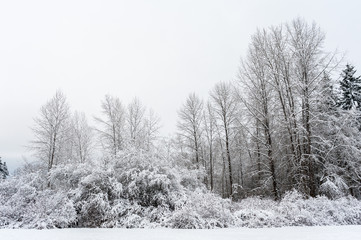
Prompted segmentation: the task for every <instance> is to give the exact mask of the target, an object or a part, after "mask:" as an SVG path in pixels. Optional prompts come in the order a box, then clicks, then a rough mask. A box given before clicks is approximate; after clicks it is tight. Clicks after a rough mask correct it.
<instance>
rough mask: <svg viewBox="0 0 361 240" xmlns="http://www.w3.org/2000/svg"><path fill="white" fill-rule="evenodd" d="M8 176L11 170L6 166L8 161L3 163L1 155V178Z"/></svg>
mask: <svg viewBox="0 0 361 240" xmlns="http://www.w3.org/2000/svg"><path fill="white" fill-rule="evenodd" d="M7 176H9V171H8V168H7V166H6V162H4V163H2V161H1V157H0V179H5V178H6V177H7Z"/></svg>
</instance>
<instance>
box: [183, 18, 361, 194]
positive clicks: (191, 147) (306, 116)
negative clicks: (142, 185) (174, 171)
mask: <svg viewBox="0 0 361 240" xmlns="http://www.w3.org/2000/svg"><path fill="white" fill-rule="evenodd" d="M251 39H252V40H251V43H250V45H249V48H248V52H247V55H246V57H244V58H243V59H242V60H241V64H240V69H239V75H238V77H237V79H236V80H235V81H232V82H221V83H218V84H216V86H214V88H213V89H212V90H211V92H210V94H209V98H208V99H207V101H203V100H202V99H200V98H199V97H198V96H197V95H196V94H195V93H191V94H190V95H189V96H188V98H187V99H186V101H185V102H184V104H183V106H182V107H181V109H180V110H179V123H178V138H177V142H178V144H179V146H180V149H181V152H182V155H183V158H185V159H186V158H192V159H193V163H194V166H195V167H196V168H200V167H201V168H203V169H204V172H205V175H206V177H205V179H204V182H205V184H207V186H208V188H209V189H210V190H212V191H215V192H218V193H220V194H221V195H222V196H223V197H230V198H234V199H238V198H244V197H246V196H252V195H261V196H268V197H272V198H274V199H279V198H280V197H281V196H282V195H283V194H284V193H285V192H286V191H289V190H291V189H297V190H298V191H300V192H302V193H303V194H305V195H306V196H311V197H315V196H317V195H319V194H324V195H327V196H329V197H336V196H342V195H348V194H351V195H352V196H355V197H358V198H360V196H361V195H360V187H361V178H360V174H359V172H360V167H361V161H360V159H361V158H360V157H361V155H360V153H361V152H360V149H361V146H360V131H359V130H360V120H361V119H360V109H361V105H360V104H361V98H360V97H361V95H360V94H361V91H360V90H361V89H360V87H361V82H360V77H356V76H355V69H354V67H353V66H351V65H349V64H347V66H346V69H345V70H343V71H342V74H341V75H342V80H341V81H339V82H337V81H336V79H332V77H331V76H333V77H334V78H335V76H336V77H337V75H339V73H338V72H337V69H339V65H340V60H339V57H338V54H337V53H330V52H326V51H325V50H324V47H323V45H324V40H325V34H324V33H323V32H322V31H321V29H320V28H319V27H318V26H317V25H316V24H315V23H313V24H308V23H307V22H305V21H304V20H302V19H295V20H294V21H292V22H291V23H288V24H281V25H279V26H275V27H270V28H267V29H262V30H257V32H256V33H255V34H254V35H253V36H252V38H251Z"/></svg>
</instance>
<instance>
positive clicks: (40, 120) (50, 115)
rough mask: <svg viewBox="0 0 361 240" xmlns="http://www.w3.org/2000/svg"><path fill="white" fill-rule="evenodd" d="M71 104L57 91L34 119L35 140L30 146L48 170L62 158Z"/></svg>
mask: <svg viewBox="0 0 361 240" xmlns="http://www.w3.org/2000/svg"><path fill="white" fill-rule="evenodd" d="M69 116H70V113H69V105H68V103H67V101H66V97H65V95H64V94H63V93H62V92H61V91H57V92H56V94H55V95H54V97H53V98H51V99H50V100H49V101H48V102H47V103H46V104H45V105H43V106H42V107H41V109H40V116H38V117H37V118H35V119H34V121H35V124H34V126H33V127H32V130H33V133H34V138H35V139H34V140H32V141H31V142H30V146H29V147H30V148H31V149H32V150H34V151H35V154H36V156H37V157H38V158H39V159H40V160H42V161H43V162H45V163H46V164H47V168H48V171H50V170H51V169H52V167H53V166H54V165H55V164H57V163H59V162H60V161H62V160H64V159H62V147H63V146H64V143H65V141H66V140H67V136H69V135H68V132H69Z"/></svg>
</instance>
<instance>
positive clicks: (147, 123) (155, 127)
mask: <svg viewBox="0 0 361 240" xmlns="http://www.w3.org/2000/svg"><path fill="white" fill-rule="evenodd" d="M159 129H160V117H159V116H158V115H157V114H156V113H155V112H154V111H153V110H152V109H149V110H148V111H147V114H146V116H145V119H144V130H145V139H144V140H145V145H146V146H145V147H146V149H147V150H148V151H149V150H150V149H151V147H152V145H153V144H154V141H156V140H157V138H158V134H159Z"/></svg>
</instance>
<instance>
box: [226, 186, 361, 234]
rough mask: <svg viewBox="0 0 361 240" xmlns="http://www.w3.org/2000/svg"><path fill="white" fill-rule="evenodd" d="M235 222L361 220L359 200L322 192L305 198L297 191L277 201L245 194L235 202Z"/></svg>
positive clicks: (252, 224) (274, 223) (277, 223)
mask: <svg viewBox="0 0 361 240" xmlns="http://www.w3.org/2000/svg"><path fill="white" fill-rule="evenodd" d="M236 205H237V211H235V213H234V214H233V215H234V217H235V218H236V219H237V220H236V223H235V226H239V227H240V226H242V227H281V226H318V225H320V226H321V225H322V226H325V225H344V224H360V223H361V220H360V219H361V218H360V217H361V202H360V201H358V200H357V199H355V198H350V197H341V198H338V199H336V200H331V199H329V198H327V197H325V196H320V197H317V198H308V199H306V198H305V197H304V196H303V195H302V194H300V193H299V192H297V191H290V192H288V193H286V194H285V196H284V197H283V199H282V200H281V201H279V202H276V201H273V200H267V199H259V198H255V197H253V198H248V199H245V200H242V201H241V202H240V203H236Z"/></svg>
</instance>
